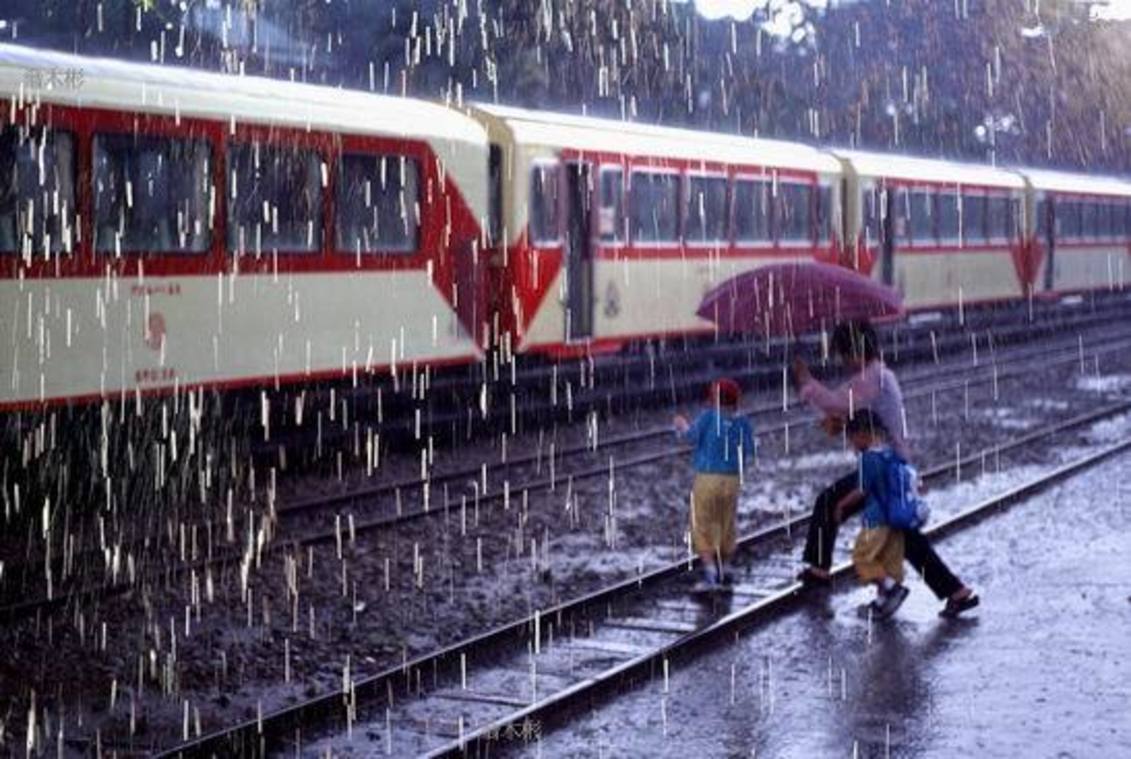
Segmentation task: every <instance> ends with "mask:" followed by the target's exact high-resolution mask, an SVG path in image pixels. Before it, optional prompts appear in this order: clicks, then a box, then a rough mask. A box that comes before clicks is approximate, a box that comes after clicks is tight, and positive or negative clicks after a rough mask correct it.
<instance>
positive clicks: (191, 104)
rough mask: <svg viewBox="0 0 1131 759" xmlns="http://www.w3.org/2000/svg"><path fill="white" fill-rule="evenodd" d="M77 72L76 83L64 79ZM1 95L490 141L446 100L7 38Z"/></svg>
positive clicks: (0, 50) (0, 47)
mask: <svg viewBox="0 0 1131 759" xmlns="http://www.w3.org/2000/svg"><path fill="white" fill-rule="evenodd" d="M70 73H74V74H75V80H76V81H74V82H71V83H69V84H68V83H67V82H60V81H58V80H59V79H60V77H63V76H66V75H67V74H70ZM0 95H3V96H4V97H6V98H16V99H18V98H21V97H23V98H25V99H28V100H31V101H35V100H42V101H43V102H49V103H57V104H60V105H73V106H79V107H104V108H115V109H122V110H130V111H140V112H146V113H158V114H181V115H185V116H193V117H199V118H212V119H220V120H225V121H227V120H229V119H232V118H235V119H238V120H239V121H241V122H247V123H260V124H268V125H287V126H298V127H303V128H306V127H310V128H318V129H326V130H328V131H329V130H332V131H343V132H348V133H353V134H363V135H364V134H371V135H382V136H393V137H403V138H406V139H425V140H429V141H435V140H448V141H451V142H453V143H473V144H482V145H484V146H485V145H486V134H485V132H484V130H483V128H482V127H481V126H480V125H479V124H478V123H476V122H475V120H474V119H471V118H469V117H468V116H467V115H466V114H465V113H463V112H462V111H458V110H456V109H454V108H448V107H446V106H443V105H440V104H438V103H432V102H428V101H422V100H416V99H411V98H402V97H392V96H387V95H377V94H372V93H368V92H363V91H361V90H347V89H341V88H334V87H329V86H325V85H314V84H305V83H301V82H290V81H284V80H279V79H269V78H267V77H260V76H243V75H235V74H222V73H217V72H210V71H198V70H194V69H190V68H187V67H183V66H158V65H152V64H143V63H132V62H128V61H120V60H114V59H109V58H89V57H85V56H79V55H72V54H69V53H60V52H56V51H52V50H39V49H36V48H29V47H24V46H20V45H9V44H0Z"/></svg>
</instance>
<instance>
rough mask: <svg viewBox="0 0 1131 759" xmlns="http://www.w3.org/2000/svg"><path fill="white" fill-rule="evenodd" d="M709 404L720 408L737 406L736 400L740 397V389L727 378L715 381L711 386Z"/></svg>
mask: <svg viewBox="0 0 1131 759" xmlns="http://www.w3.org/2000/svg"><path fill="white" fill-rule="evenodd" d="M710 397H711V402H712V403H718V404H720V405H722V406H737V405H738V399H739V398H741V397H742V388H741V387H739V385H738V383H737V382H735V381H734V380H732V379H730V378H729V377H724V378H723V379H720V380H716V381H715V382H713V383H712V384H711V394H710Z"/></svg>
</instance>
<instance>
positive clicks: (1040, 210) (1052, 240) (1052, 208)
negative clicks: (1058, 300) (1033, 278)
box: [1037, 194, 1056, 290]
mask: <svg viewBox="0 0 1131 759" xmlns="http://www.w3.org/2000/svg"><path fill="white" fill-rule="evenodd" d="M1037 236H1038V238H1040V237H1042V236H1043V237H1044V240H1042V242H1044V244H1045V250H1046V251H1048V254H1047V256H1046V257H1045V290H1052V289H1053V288H1054V286H1055V282H1056V279H1055V278H1056V272H1055V271H1054V267H1055V265H1056V203H1055V202H1054V201H1053V196H1052V195H1051V194H1046V195H1045V196H1044V197H1043V198H1042V199H1040V200H1038V201H1037Z"/></svg>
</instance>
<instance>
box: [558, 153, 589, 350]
mask: <svg viewBox="0 0 1131 759" xmlns="http://www.w3.org/2000/svg"><path fill="white" fill-rule="evenodd" d="M592 174H593V167H592V166H591V165H590V164H588V163H584V162H581V161H577V162H571V163H567V164H565V179H564V181H565V308H566V318H565V328H566V334H565V339H566V342H570V341H573V340H584V339H586V338H588V337H592V336H593V232H592V226H593V225H592V219H593V182H592Z"/></svg>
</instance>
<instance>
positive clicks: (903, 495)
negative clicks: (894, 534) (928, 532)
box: [884, 453, 931, 530]
mask: <svg viewBox="0 0 1131 759" xmlns="http://www.w3.org/2000/svg"><path fill="white" fill-rule="evenodd" d="M884 460H885V462H884V463H886V464H887V466H886V467H885V471H884V475H885V477H884V479H885V483H884V484H885V485H886V487H885V488H884V490H885V491H886V493H885V495H886V496H887V498H886V501H887V502H886V503H885V504H884V510H885V511H886V512H887V519H888V524H889V525H890V526H891V527H895V528H896V529H899V530H918V529H919V528H920V527H922V526H923V525H925V524H926V523H927V520H928V519H929V518H930V516H931V509H930V507H929V506H927V503H926V501H924V500H923V499H922V498H921V497H920V496H919V473H918V472H917V471H916V470H915V467H913V466H911V465H910V464H908V463H907V462H906V461H904V460H903V459H901V458H900V457H899V456H898V455H896V454H895V453H891V454H890V456H885V457H884Z"/></svg>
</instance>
